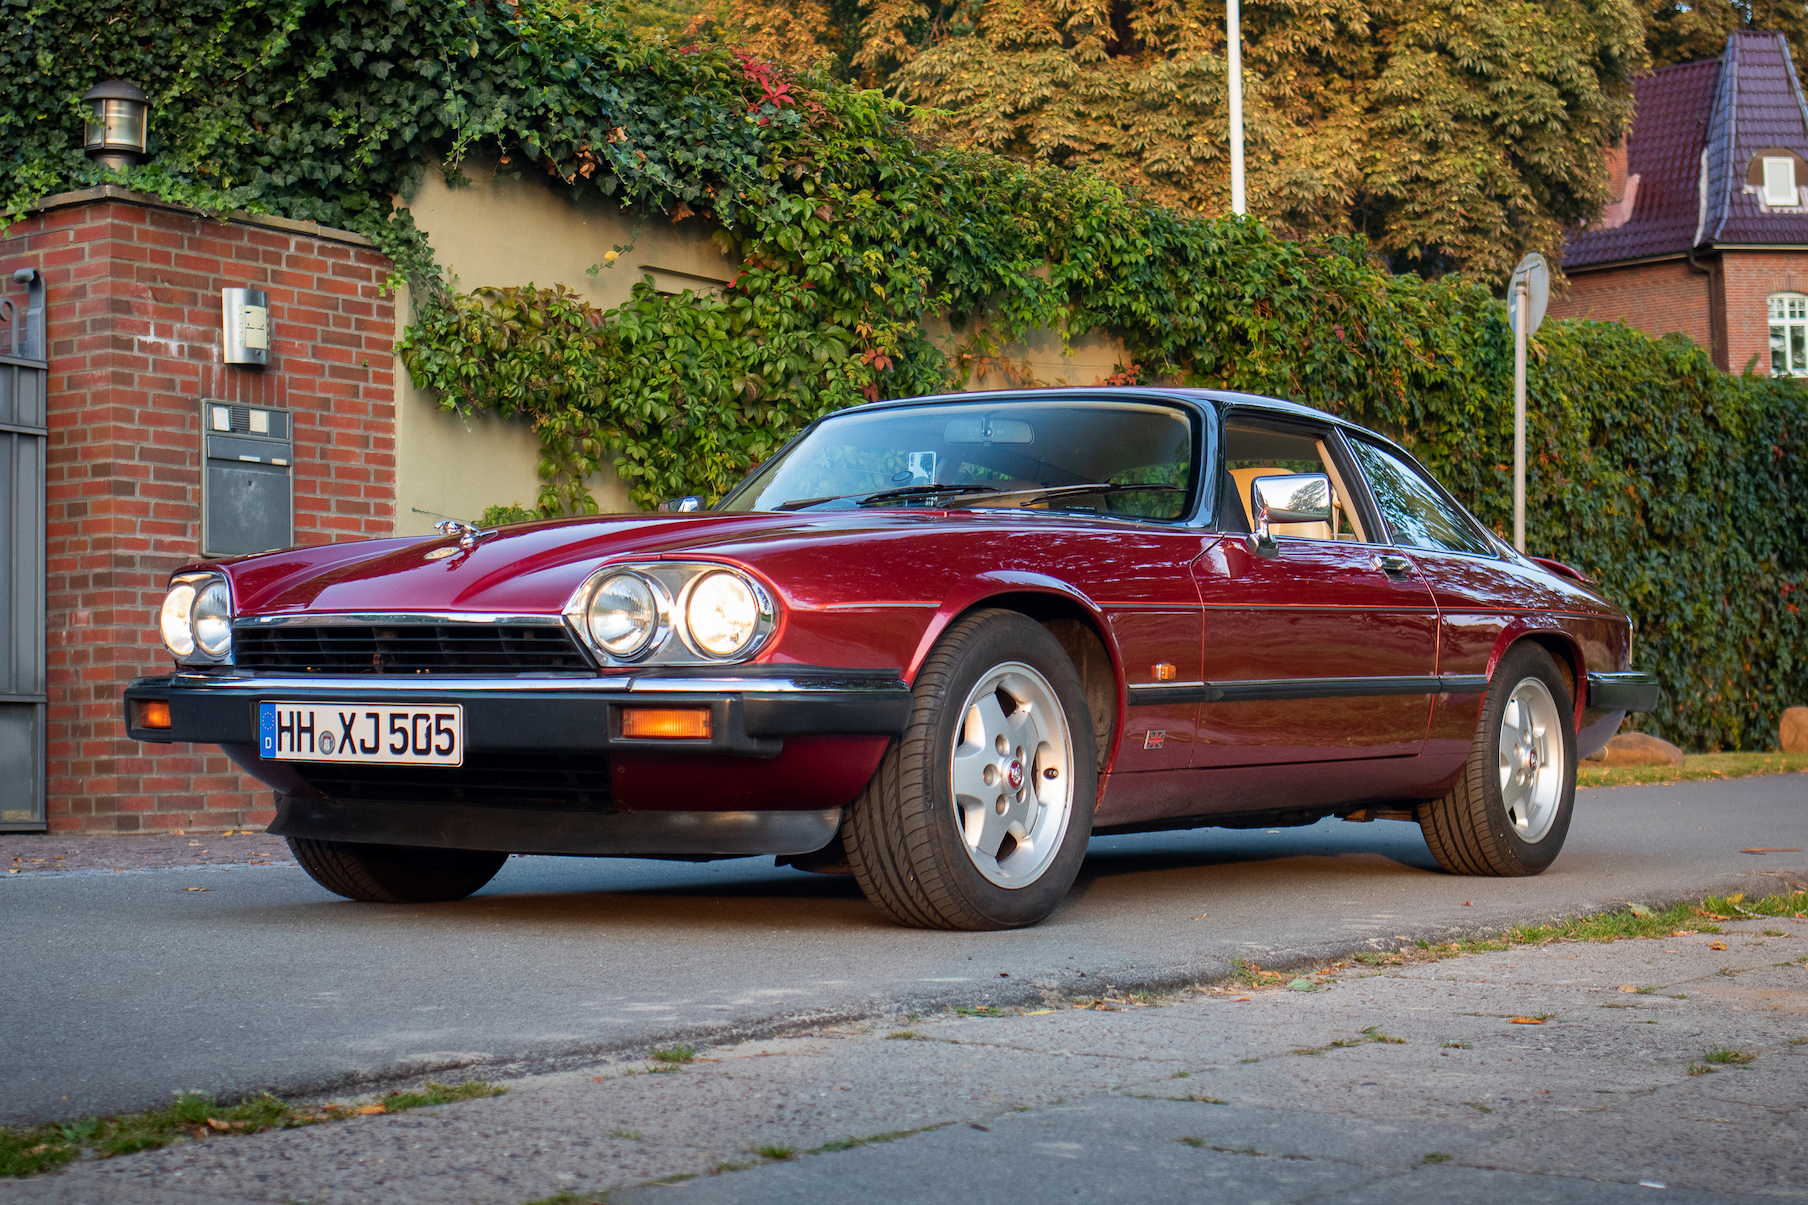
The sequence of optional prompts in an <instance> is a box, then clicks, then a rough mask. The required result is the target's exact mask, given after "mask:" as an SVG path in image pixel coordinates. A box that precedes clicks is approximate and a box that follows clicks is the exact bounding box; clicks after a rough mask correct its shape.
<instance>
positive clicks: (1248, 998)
mask: <svg viewBox="0 0 1808 1205" xmlns="http://www.w3.org/2000/svg"><path fill="white" fill-rule="evenodd" d="M1254 998H1255V997H1253V996H1238V997H1237V998H1236V999H1235V1000H1232V1001H1231V1003H1232V1004H1248V1003H1249V1002H1250V1001H1251V1000H1253V999H1254Z"/></svg>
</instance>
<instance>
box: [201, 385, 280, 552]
mask: <svg viewBox="0 0 1808 1205" xmlns="http://www.w3.org/2000/svg"><path fill="white" fill-rule="evenodd" d="M201 440H202V444H203V446H204V449H205V452H204V462H203V465H202V472H201V554H202V555H203V556H239V555H242V554H244V553H247V552H266V551H268V550H269V549H272V548H287V547H289V546H290V545H291V544H293V543H294V542H295V489H294V480H293V476H292V475H293V473H294V465H295V425H294V413H293V412H292V411H289V410H273V409H270V408H269V407H266V406H244V405H239V404H237V403H234V402H213V401H204V402H202V403H201Z"/></svg>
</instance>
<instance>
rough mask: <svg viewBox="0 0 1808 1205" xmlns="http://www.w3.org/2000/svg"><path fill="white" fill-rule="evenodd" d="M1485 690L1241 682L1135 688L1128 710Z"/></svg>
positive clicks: (1363, 682)
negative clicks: (1174, 704)
mask: <svg viewBox="0 0 1808 1205" xmlns="http://www.w3.org/2000/svg"><path fill="white" fill-rule="evenodd" d="M1486 689H1488V678H1487V675H1485V674H1444V675H1442V676H1436V675H1426V676H1423V677H1420V676H1415V675H1408V676H1403V677H1370V678H1265V679H1255V680H1252V681H1245V682H1134V683H1131V685H1130V691H1129V694H1130V705H1131V706H1133V707H1139V706H1148V707H1154V706H1159V705H1164V704H1171V703H1259V702H1268V701H1274V700H1281V699H1358V698H1369V697H1374V696H1378V695H1435V694H1472V693H1475V692H1477V691H1482V690H1486Z"/></svg>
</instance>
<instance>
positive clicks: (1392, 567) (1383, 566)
mask: <svg viewBox="0 0 1808 1205" xmlns="http://www.w3.org/2000/svg"><path fill="white" fill-rule="evenodd" d="M1375 568H1377V569H1379V570H1381V572H1383V573H1385V574H1387V575H1388V576H1389V577H1405V576H1406V575H1407V574H1408V573H1411V572H1412V562H1411V561H1409V560H1407V559H1406V558H1405V557H1403V556H1400V555H1398V554H1397V553H1391V552H1390V553H1388V554H1386V555H1385V556H1378V557H1376V558H1375Z"/></svg>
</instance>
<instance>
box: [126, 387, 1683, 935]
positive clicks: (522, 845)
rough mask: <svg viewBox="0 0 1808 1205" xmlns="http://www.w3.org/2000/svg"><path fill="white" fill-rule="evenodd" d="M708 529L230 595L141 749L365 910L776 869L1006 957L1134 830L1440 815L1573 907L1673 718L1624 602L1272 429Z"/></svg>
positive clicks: (954, 462) (886, 433)
mask: <svg viewBox="0 0 1808 1205" xmlns="http://www.w3.org/2000/svg"><path fill="white" fill-rule="evenodd" d="M668 506H669V509H668V510H665V511H663V512H661V513H653V514H634V515H614V516H606V517H601V518H581V519H565V520H555V521H550V522H542V523H528V524H522V525H519V526H513V527H508V528H504V529H501V530H495V531H485V530H479V529H478V528H476V527H474V526H471V525H469V524H442V525H441V527H442V529H443V530H444V534H443V535H442V536H439V537H434V538H427V539H420V538H414V537H403V538H397V539H388V540H369V541H362V542H357V543H348V544H331V545H324V546H317V547H309V548H290V549H285V550H282V551H278V552H269V553H263V554H260V555H257V556H249V557H242V558H239V559H236V560H230V561H214V562H203V563H198V564H195V565H191V566H189V567H188V568H185V569H183V570H181V571H180V572H178V573H176V574H175V575H174V576H173V577H172V578H171V581H170V589H169V594H168V596H167V598H166V599H165V601H164V604H163V609H162V613H161V616H160V624H161V627H162V632H163V638H164V641H165V642H166V643H167V644H168V646H169V649H170V651H171V653H173V654H174V656H175V659H176V670H175V672H174V673H172V674H170V675H168V676H164V677H156V678H143V679H139V680H138V681H136V682H134V683H133V684H132V685H131V687H130V688H129V689H128V690H127V691H126V693H125V706H126V716H127V722H128V724H129V726H130V730H131V733H132V735H133V736H134V737H136V738H137V739H139V740H144V741H199V742H205V743H211V744H217V745H219V746H220V747H221V748H223V749H224V750H225V751H226V752H227V753H228V754H229V755H230V756H231V757H232V759H233V760H234V761H235V762H237V763H238V764H239V765H240V766H242V767H244V769H245V770H246V771H247V772H249V773H250V774H252V775H254V776H255V777H257V778H258V779H259V780H261V781H262V782H264V783H267V784H268V785H269V786H270V787H271V788H273V789H274V791H275V792H276V819H275V822H274V823H273V824H272V825H271V828H270V831H272V832H274V833H278V834H281V835H283V836H285V837H287V838H288V839H289V842H290V845H291V846H292V847H293V849H294V851H295V856H296V858H297V859H298V860H299V861H300V863H301V864H302V866H304V867H305V868H306V869H307V871H308V872H309V873H310V874H311V875H313V877H314V878H315V879H316V880H318V881H319V882H320V884H321V885H322V886H324V887H326V888H327V889H329V890H331V891H334V892H337V893H339V894H341V895H344V896H348V897H350V898H352V899H358V900H372V901H421V900H444V899H454V898H458V897H462V896H465V895H469V894H470V893H471V892H473V891H476V890H477V889H478V888H480V887H482V886H483V885H484V884H485V883H487V882H488V881H489V880H490V878H491V877H492V876H493V875H494V874H495V873H496V871H497V870H498V869H499V868H500V867H501V865H502V863H503V860H504V859H505V858H506V857H507V856H508V854H510V853H530V854H566V855H570V854H583V855H594V856H599V857H610V856H613V857H663V858H682V859H696V860H702V859H708V858H733V857H744V856H748V855H754V854H771V855H777V856H778V859H779V861H780V862H781V863H786V864H790V865H795V866H799V867H802V868H804V869H810V870H821V871H828V872H836V871H841V872H851V873H852V874H853V875H854V876H855V877H856V879H857V880H858V881H859V883H860V886H861V888H862V890H863V891H864V892H865V893H866V895H867V897H868V898H869V899H870V900H871V901H872V902H873V903H874V904H875V905H876V906H877V907H878V908H879V909H880V910H881V911H882V912H884V913H885V914H886V915H887V916H889V917H891V918H892V919H893V920H896V921H898V922H901V923H903V924H907V925H917V926H925V927H936V928H954V929H999V928H1009V927H1013V926H1019V925H1029V924H1034V923H1036V922H1037V921H1039V920H1041V919H1043V918H1044V917H1046V916H1048V915H1049V913H1050V912H1051V911H1053V910H1054V909H1055V908H1056V906H1057V905H1059V903H1060V902H1061V900H1062V898H1063V896H1064V895H1065V894H1066V893H1067V891H1068V889H1069V887H1070V886H1071V884H1072V883H1073V880H1074V877H1075V875H1076V874H1077V872H1078V870H1079V867H1080V862H1081V859H1082V857H1083V856H1084V854H1085V851H1086V843H1087V838H1088V837H1089V836H1090V835H1092V834H1093V833H1123V832H1134V831H1148V830H1156V829H1173V828H1192V827H1199V826H1205V825H1218V826H1223V827H1232V828H1235V827H1247V826H1262V827H1274V826H1277V825H1289V824H1310V823H1313V822H1315V821H1317V820H1319V819H1321V818H1323V817H1326V816H1341V817H1343V818H1345V819H1348V820H1373V819H1397V820H1414V821H1417V822H1418V824H1419V826H1420V828H1421V829H1422V831H1423V832H1424V835H1425V839H1426V841H1427V843H1428V844H1429V845H1430V847H1431V851H1432V853H1433V855H1434V856H1435V857H1436V859H1437V861H1438V862H1439V864H1440V865H1442V866H1443V867H1445V868H1446V869H1447V870H1450V871H1452V872H1454V873H1459V874H1477V875H1528V874H1536V873H1538V872H1539V871H1541V870H1543V869H1544V868H1545V867H1547V866H1549V865H1550V864H1551V862H1552V860H1553V859H1554V858H1556V856H1557V852H1558V850H1559V849H1560V848H1561V847H1562V845H1563V840H1564V836H1565V834H1566V832H1567V831H1568V828H1569V822H1570V810H1571V806H1572V802H1573V799H1574V793H1575V772H1576V763H1577V759H1578V758H1579V757H1581V756H1585V755H1587V754H1589V753H1591V752H1593V751H1594V750H1596V749H1598V748H1599V747H1601V746H1602V745H1603V744H1605V743H1606V741H1607V738H1608V737H1609V736H1610V735H1612V734H1613V732H1614V731H1615V730H1616V729H1617V728H1618V727H1619V725H1620V722H1621V720H1622V719H1623V718H1624V716H1625V715H1626V713H1627V712H1628V711H1641V710H1648V709H1650V708H1651V707H1652V706H1654V704H1655V702H1656V698H1657V686H1656V683H1655V682H1654V680H1653V679H1652V678H1650V677H1649V676H1647V675H1644V674H1639V673H1635V672H1632V664H1631V662H1632V637H1631V631H1630V625H1629V624H1628V621H1627V618H1626V615H1625V613H1624V612H1622V611H1621V610H1620V609H1619V608H1618V607H1616V606H1614V605H1613V604H1612V603H1611V602H1608V601H1607V600H1606V599H1605V598H1603V597H1602V596H1601V594H1600V592H1599V591H1598V590H1597V589H1596V588H1595V587H1594V585H1593V584H1592V583H1591V582H1590V581H1589V580H1588V579H1587V578H1586V577H1584V576H1582V575H1581V574H1579V573H1577V572H1575V571H1574V570H1571V569H1569V568H1566V567H1565V566H1563V565H1561V564H1558V563H1556V562H1554V561H1546V560H1539V559H1535V558H1527V557H1525V556H1521V555H1519V554H1518V553H1516V552H1514V551H1513V549H1511V548H1509V547H1507V546H1506V545H1505V544H1503V543H1502V542H1501V541H1500V540H1499V539H1497V538H1495V536H1494V535H1492V534H1491V533H1490V532H1489V531H1488V530H1487V529H1486V528H1485V527H1483V526H1482V525H1481V524H1480V523H1478V522H1477V521H1476V520H1475V519H1473V518H1472V517H1471V516H1470V515H1469V514H1468V513H1467V512H1466V511H1464V509H1463V508H1462V506H1460V505H1459V504H1458V503H1457V502H1456V501H1455V500H1454V499H1453V498H1451V496H1450V495H1449V494H1448V493H1447V492H1446V491H1445V490H1444V489H1443V488H1442V487H1441V486H1440V485H1439V484H1438V483H1437V482H1436V481H1435V480H1434V479H1433V478H1432V477H1431V475H1430V474H1428V473H1427V472H1426V471H1425V470H1424V469H1423V468H1421V467H1420V466H1419V465H1418V464H1417V463H1416V462H1415V461H1414V460H1413V458H1412V457H1411V456H1410V455H1408V454H1407V453H1406V452H1405V451H1404V450H1402V449H1401V448H1400V447H1399V446H1397V445H1396V444H1394V443H1392V442H1390V441H1389V440H1387V439H1384V438H1382V437H1380V436H1378V435H1375V434H1373V433H1372V432H1369V431H1365V430H1363V429H1361V428H1359V427H1356V426H1353V425H1351V424H1350V423H1347V422H1344V421H1342V420H1341V419H1338V418H1335V417H1333V416H1331V415H1328V414H1323V413H1320V412H1318V411H1315V410H1311V409H1308V408H1306V407H1303V406H1298V405H1293V404H1291V403H1288V402H1282V401H1276V400H1273V399H1270V398H1263V397H1254V396H1250V395H1245V394H1234V393H1224V392H1213V391H1196V390H1181V389H1157V388H1150V389H1144V388H1113V389H1049V390H1036V391H1017V392H1007V393H984V394H958V395H951V396H946V397H930V398H917V399H911V400H907V401H895V402H884V403H877V404H873V405H864V406H859V407H855V408H853V409H850V410H844V411H841V412H839V413H836V414H832V415H830V416H828V417H826V418H824V419H821V420H819V421H818V422H816V423H814V424H812V425H811V426H810V427H809V428H808V429H806V430H805V431H804V432H803V433H802V434H800V435H799V436H798V437H797V438H796V439H795V440H793V441H792V442H791V443H790V444H789V445H788V446H787V447H786V448H785V449H784V450H783V451H782V452H780V453H779V454H778V455H776V456H774V457H773V458H772V459H771V460H769V461H768V462H767V463H765V464H764V465H762V466H760V467H759V469H757V470H756V471H755V472H754V473H752V474H751V475H750V476H749V477H748V478H747V480H746V481H744V482H743V483H742V484H741V485H740V486H739V488H737V489H736V490H735V491H734V492H733V493H731V494H730V495H729V496H728V497H726V498H724V499H723V500H722V501H721V502H720V503H719V504H718V505H716V506H715V507H713V508H710V509H707V510H705V509H702V508H700V507H699V506H698V503H697V500H695V499H684V500H680V501H678V502H675V503H672V504H668Z"/></svg>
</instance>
